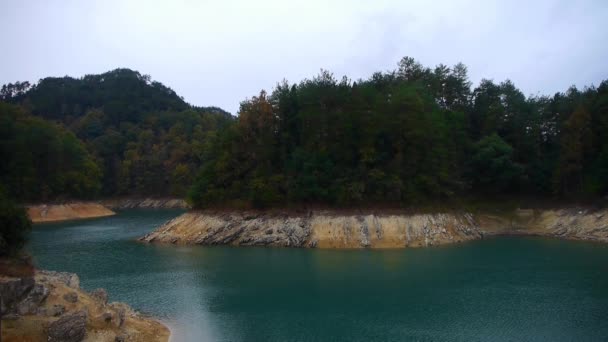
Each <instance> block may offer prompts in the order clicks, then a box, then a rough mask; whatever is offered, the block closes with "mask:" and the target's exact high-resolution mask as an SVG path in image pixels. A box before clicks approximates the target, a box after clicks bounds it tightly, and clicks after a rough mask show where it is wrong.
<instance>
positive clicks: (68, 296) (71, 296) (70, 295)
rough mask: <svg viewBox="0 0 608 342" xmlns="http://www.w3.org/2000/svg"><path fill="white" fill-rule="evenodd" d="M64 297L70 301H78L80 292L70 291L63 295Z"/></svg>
mask: <svg viewBox="0 0 608 342" xmlns="http://www.w3.org/2000/svg"><path fill="white" fill-rule="evenodd" d="M63 299H64V300H65V301H66V302H69V303H76V302H77V301H78V294H77V293H76V292H69V293H66V294H64V295H63Z"/></svg>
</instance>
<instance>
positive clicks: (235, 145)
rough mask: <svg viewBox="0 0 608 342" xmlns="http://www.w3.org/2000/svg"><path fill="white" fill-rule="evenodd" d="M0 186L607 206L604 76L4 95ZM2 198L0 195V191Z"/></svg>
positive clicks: (330, 80) (386, 76)
mask: <svg viewBox="0 0 608 342" xmlns="http://www.w3.org/2000/svg"><path fill="white" fill-rule="evenodd" d="M0 97H1V100H2V101H3V102H5V103H0V115H1V117H0V118H1V119H2V122H1V123H2V127H0V133H1V135H0V143H1V146H0V158H2V161H3V163H2V165H1V166H0V180H1V181H2V184H4V185H5V188H6V191H7V192H8V193H9V195H10V196H12V197H16V198H17V199H19V200H22V201H40V200H49V199H57V198H82V197H94V196H105V197H107V196H142V195H145V196H167V195H173V196H185V195H186V194H188V196H189V198H190V200H191V202H192V203H193V204H194V205H195V206H197V207H213V206H230V207H268V206H285V205H291V204H294V205H301V204H323V205H330V206H333V205H336V206H359V205H368V204H374V205H377V204H388V205H410V204H415V203H419V202H420V201H444V200H449V199H454V198H460V197H462V196H467V197H469V198H470V197H472V198H484V199H485V198H495V197H496V196H502V195H508V196H512V197H513V196H515V197H517V196H527V197H528V196H532V197H537V198H538V197H540V198H561V199H566V200H570V199H578V198H590V199H599V198H605V197H606V195H607V194H608V81H604V82H602V83H601V84H599V85H597V86H589V87H585V88H583V89H577V88H575V87H571V88H570V89H567V90H565V91H564V92H559V93H556V94H552V95H547V96H526V95H524V94H523V93H522V92H521V91H520V90H519V89H518V88H517V87H516V85H515V84H513V83H512V82H510V81H503V82H494V81H491V80H482V81H481V82H480V83H479V84H477V85H472V84H471V82H470V81H469V79H468V75H467V68H466V67H465V66H464V65H463V64H457V65H454V66H452V67H448V66H445V65H438V66H436V67H434V68H429V67H425V66H423V65H421V64H420V63H418V62H416V61H415V60H414V59H412V58H409V57H406V58H403V59H402V60H401V61H400V62H399V63H398V67H397V68H396V69H395V70H394V71H390V72H384V73H380V72H379V73H375V74H373V75H371V76H370V77H369V78H368V79H360V80H356V81H353V80H350V79H348V78H346V77H344V78H342V79H336V78H335V77H334V76H333V74H331V73H330V72H327V71H322V72H321V73H320V74H319V75H317V76H315V77H313V78H311V79H305V80H303V81H301V82H299V83H295V84H289V83H287V82H282V83H279V84H278V85H277V87H276V88H275V89H274V90H273V91H272V92H271V93H266V92H265V91H262V92H260V94H259V95H257V96H254V97H252V98H250V99H246V100H245V101H243V102H242V103H241V107H240V111H239V113H238V117H236V118H235V117H233V116H231V115H230V114H228V113H226V112H225V111H223V110H221V109H219V108H216V107H194V106H191V105H189V104H187V103H186V102H185V101H183V99H182V98H180V97H179V96H178V95H177V94H176V93H175V92H174V91H173V90H171V89H170V88H168V87H166V86H164V85H162V84H161V83H158V82H153V81H151V79H150V77H148V76H145V75H141V74H139V73H138V72H135V71H131V70H128V69H117V70H114V71H110V72H108V73H104V74H101V75H88V76H85V77H83V78H79V79H74V78H70V77H64V78H47V79H43V80H41V81H40V82H39V83H38V84H36V85H34V86H30V84H29V83H27V82H24V83H19V82H18V83H15V84H9V85H6V86H4V87H2V90H0ZM1 190H2V189H0V191H1Z"/></svg>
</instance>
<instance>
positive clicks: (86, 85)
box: [0, 69, 234, 201]
mask: <svg viewBox="0 0 608 342" xmlns="http://www.w3.org/2000/svg"><path fill="white" fill-rule="evenodd" d="M0 100H1V101H4V102H8V103H11V104H14V105H17V106H19V109H16V107H14V106H8V105H7V104H2V106H0V116H1V119H2V120H11V119H7V117H12V116H14V114H11V113H12V112H14V111H20V112H21V117H27V118H28V119H23V120H21V121H27V122H26V123H24V125H25V126H26V128H27V129H30V131H32V132H31V134H30V136H29V137H25V136H23V135H22V134H20V133H19V132H9V135H7V133H6V131H3V132H2V134H1V136H0V139H2V148H3V150H4V147H5V146H6V149H7V150H10V151H12V152H11V153H12V154H9V155H6V157H4V158H3V160H5V161H6V160H8V161H13V160H16V159H15V158H17V157H18V156H19V155H20V154H21V152H22V151H23V150H24V146H22V145H23V144H21V145H19V144H20V142H19V141H17V142H15V141H16V140H18V139H20V141H21V140H22V141H25V143H30V146H29V147H27V148H28V149H29V150H26V152H27V153H29V154H33V155H34V156H35V158H33V159H34V160H36V161H37V164H36V165H34V168H35V172H36V173H37V175H43V176H44V177H43V178H37V179H38V181H39V182H38V184H36V185H35V186H33V187H28V188H19V187H18V183H19V182H21V181H25V180H24V178H26V177H27V173H26V174H23V176H22V177H20V172H19V170H21V169H24V168H25V167H26V166H22V165H20V164H17V162H14V163H13V164H16V165H15V167H14V168H13V169H10V170H4V169H3V170H0V178H1V179H2V181H3V182H5V184H9V185H10V186H11V188H10V189H9V193H10V194H11V196H13V197H15V198H17V199H19V200H25V201H47V200H54V199H57V198H61V197H67V198H87V197H91V196H95V195H99V196H105V197H111V196H185V194H186V192H187V190H188V188H189V187H190V185H191V183H192V181H193V177H194V175H196V173H197V170H198V169H199V168H200V166H201V164H202V159H201V156H202V154H203V151H204V150H205V149H206V148H207V146H206V141H207V140H208V137H209V136H212V135H214V134H216V132H217V131H219V130H221V129H222V128H223V127H224V126H226V125H228V124H229V123H230V122H232V121H233V120H234V119H233V118H232V116H231V115H230V114H228V113H227V112H225V111H223V110H221V109H219V108H215V107H205V108H202V107H194V106H190V105H189V104H187V103H186V102H184V100H183V99H182V98H181V97H179V96H177V94H175V92H174V91H173V90H171V89H170V88H168V87H166V86H164V85H162V84H161V83H159V82H155V81H151V79H150V77H149V76H147V75H141V74H140V73H138V72H136V71H132V70H128V69H116V70H113V71H110V72H107V73H104V74H100V75H87V76H84V77H83V78H78V79H77V78H72V77H67V76H66V77H60V78H54V77H49V78H45V79H42V80H40V82H38V83H37V84H36V85H33V86H31V85H30V84H29V83H27V82H17V83H14V84H8V85H5V86H3V87H2V90H0ZM33 118H36V119H33ZM36 120H37V121H36ZM42 122H46V123H47V125H48V126H52V127H58V126H62V127H63V128H62V129H61V131H58V132H56V133H55V134H54V135H59V133H62V132H64V131H70V132H71V134H72V135H75V137H76V138H77V139H76V138H74V140H75V141H77V142H78V144H74V145H75V146H76V147H74V149H73V151H72V150H70V151H67V155H65V154H61V155H57V153H55V150H54V149H50V148H49V149H45V148H44V146H40V145H37V144H36V143H37V141H38V140H41V141H44V140H46V139H50V137H52V136H53V134H51V133H48V134H46V133H44V132H41V131H40V129H38V128H36V127H33V126H34V124H36V125H38V126H39V125H42ZM51 123H53V124H52V125H51ZM2 129H4V124H3V126H2ZM15 144H17V145H18V146H17V147H13V146H11V145H15ZM81 146H84V149H83V150H84V152H86V153H83V152H82V151H80V150H81ZM76 150H78V151H76ZM3 156H4V155H3ZM65 158H71V159H76V160H79V161H82V163H81V164H82V165H81V167H80V170H81V171H82V172H81V173H82V175H85V176H88V178H87V179H86V180H87V181H88V182H89V183H88V184H89V186H88V187H86V188H84V187H82V186H81V187H79V189H81V190H82V191H80V192H75V191H74V190H75V189H71V188H70V186H71V184H73V183H74V180H75V177H74V176H75V175H68V174H67V173H65V172H63V175H64V176H63V178H62V179H53V177H54V176H52V175H47V173H48V172H49V171H54V170H61V168H62V167H64V166H63V164H64V163H65ZM89 159H91V160H92V161H93V163H92V164H93V165H91V163H88V160H89ZM85 161H86V163H85ZM85 164H86V165H85ZM89 166H90V168H88V169H87V167H89ZM28 167H29V166H28ZM92 168H95V170H94V169H92ZM78 176H81V175H78ZM11 177H12V178H11ZM63 180H65V184H63V185H62V184H61V181H63ZM44 187H46V188H51V189H52V191H46V192H45V191H39V189H43V188H44ZM16 189H19V190H16Z"/></svg>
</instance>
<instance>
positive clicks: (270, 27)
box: [0, 0, 608, 113]
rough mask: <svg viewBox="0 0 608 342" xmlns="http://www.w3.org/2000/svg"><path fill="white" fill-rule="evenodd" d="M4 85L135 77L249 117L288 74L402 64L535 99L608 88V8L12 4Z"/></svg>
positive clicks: (0, 65)
mask: <svg viewBox="0 0 608 342" xmlns="http://www.w3.org/2000/svg"><path fill="white" fill-rule="evenodd" d="M0 32H2V50H1V52H0V84H4V83H8V82H13V81H17V80H21V81H23V80H29V81H38V80H39V79H40V78H43V77H46V76H64V75H70V76H74V77H80V76H83V75H85V74H92V73H101V72H104V71H108V70H111V69H115V68H118V67H126V68H131V69H135V70H138V71H140V72H141V73H143V74H149V75H151V76H152V79H154V80H157V81H160V82H162V83H164V84H165V85H167V86H169V87H171V88H173V89H174V90H175V91H176V92H177V93H178V94H179V95H182V96H184V98H185V100H186V101H188V102H189V103H192V104H194V105H200V106H209V105H215V106H219V107H222V108H224V109H226V110H228V111H230V112H232V113H236V111H237V109H238V106H239V102H240V101H242V100H243V99H245V98H246V97H251V96H253V95H256V93H258V92H259V91H260V89H267V90H271V89H272V88H273V87H274V86H275V84H276V83H277V82H278V81H280V80H282V79H283V78H285V79H287V80H289V81H290V82H299V81H300V80H301V79H303V78H306V77H308V78H310V77H312V76H314V75H315V74H317V73H318V72H319V70H320V69H321V68H324V69H328V70H330V71H332V72H334V73H335V74H336V76H338V77H341V76H342V75H347V76H349V77H350V78H352V79H357V78H360V77H361V78H366V77H368V76H369V75H371V73H372V72H374V71H387V70H393V69H394V68H395V67H396V63H397V62H398V60H399V59H400V58H401V57H403V56H406V55H407V56H412V57H414V58H416V59H418V60H419V61H420V62H421V63H422V64H424V65H426V66H434V65H436V64H438V63H444V64H448V65H453V64H455V63H457V62H459V61H462V62H463V63H465V64H466V65H467V66H468V67H469V75H470V77H471V80H472V81H473V82H474V83H477V82H478V81H479V80H480V79H481V78H490V79H494V80H495V81H502V80H504V79H507V78H509V79H511V80H513V82H514V83H515V84H516V85H517V86H518V87H519V88H520V89H521V90H522V91H523V92H524V93H526V94H537V93H541V94H551V93H554V92H556V91H564V90H566V89H567V88H568V87H569V86H570V85H573V84H574V85H577V86H579V87H582V86H584V85H590V84H596V85H597V84H599V82H600V81H601V80H603V79H608V1H607V0H596V1H561V0H537V1H532V0H529V1H491V0H486V1H438V0H435V1H430V0H424V1H405V0H401V1H399V0H395V1H388V0H386V1H383V0H374V1H371V0H370V1H356V0H350V1H349V0H337V1H331V0H305V1H287V0H268V1H267V0H256V1H245V0H241V1H236V0H235V1H231V0H221V1H205V0H197V1H194V0H172V1H168V0H167V1H152V0H141V1H128V0H98V1H94V0H87V1H80V0H75V1H67V0H39V1H34V0H1V2H0Z"/></svg>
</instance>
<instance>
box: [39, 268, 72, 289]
mask: <svg viewBox="0 0 608 342" xmlns="http://www.w3.org/2000/svg"><path fill="white" fill-rule="evenodd" d="M38 274H40V275H42V276H45V277H48V278H55V279H58V280H59V281H61V282H63V283H64V284H66V285H67V286H69V287H71V288H73V289H79V288H80V278H78V275H76V274H74V273H68V272H55V271H38Z"/></svg>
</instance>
